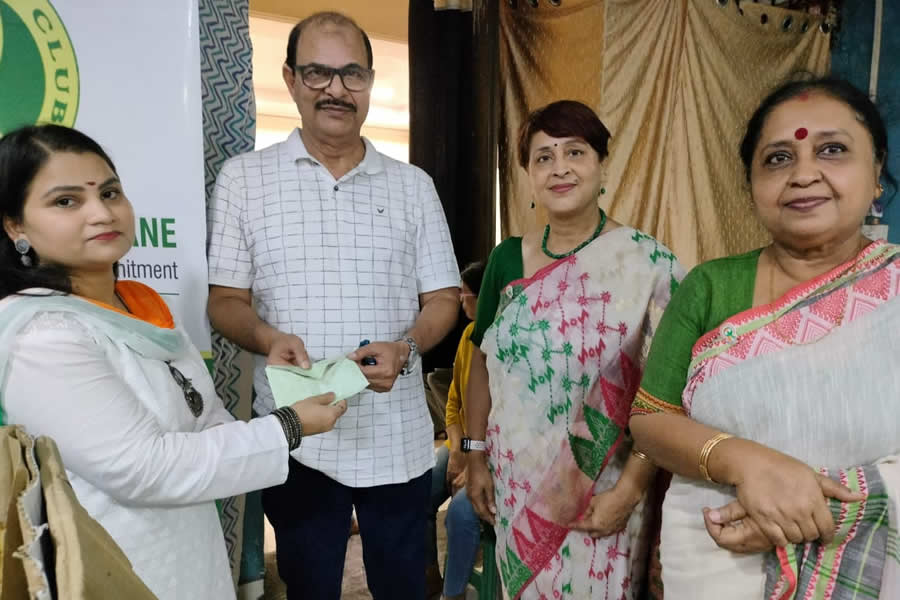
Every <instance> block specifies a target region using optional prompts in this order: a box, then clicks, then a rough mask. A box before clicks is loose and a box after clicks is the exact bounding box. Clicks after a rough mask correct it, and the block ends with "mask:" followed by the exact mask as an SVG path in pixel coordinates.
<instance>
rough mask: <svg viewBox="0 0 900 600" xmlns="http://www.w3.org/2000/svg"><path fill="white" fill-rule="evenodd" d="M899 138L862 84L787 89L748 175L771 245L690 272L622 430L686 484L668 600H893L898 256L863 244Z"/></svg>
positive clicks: (668, 522)
mask: <svg viewBox="0 0 900 600" xmlns="http://www.w3.org/2000/svg"><path fill="white" fill-rule="evenodd" d="M887 148H888V146H887V134H886V131H885V127H884V123H883V122H882V119H881V117H880V115H879V113H878V110H877V109H876V107H875V106H874V105H873V104H872V102H870V101H869V99H868V97H866V95H865V94H863V93H862V92H860V91H858V90H856V89H855V88H853V87H852V86H851V85H850V84H848V83H846V82H843V81H838V80H831V79H819V80H812V81H805V82H803V81H801V82H791V83H788V84H785V85H783V86H782V87H780V88H779V89H777V90H776V91H774V92H773V93H772V94H771V95H770V96H769V97H768V98H766V99H765V100H764V101H763V102H762V104H761V105H760V107H759V108H758V109H757V111H756V113H755V114H754V115H753V117H752V118H751V120H750V122H749V123H748V126H747V131H746V135H745V137H744V140H743V142H742V144H741V158H742V160H743V163H744V166H745V168H746V171H747V176H748V179H749V182H750V190H751V195H752V198H753V204H754V207H755V209H756V214H757V216H758V218H759V219H760V221H761V222H762V224H763V225H764V226H765V227H766V229H767V230H768V231H769V233H770V234H771V236H772V243H771V244H770V245H769V246H766V247H765V248H761V249H758V250H754V251H753V252H749V253H747V254H741V255H738V256H731V257H727V258H723V259H718V260H713V261H710V262H708V263H705V264H702V265H700V266H698V267H697V268H695V269H694V270H693V271H691V273H690V274H689V275H688V276H687V277H686V278H685V280H684V282H683V283H682V285H681V287H680V288H679V289H678V291H677V293H676V294H675V295H674V297H673V298H672V302H671V303H670V304H669V306H668V308H667V310H666V313H665V315H664V317H663V319H662V322H661V323H660V326H659V330H658V332H657V335H656V337H655V338H654V340H653V346H652V349H651V352H650V357H649V359H648V363H647V368H646V371H645V373H644V377H643V380H642V382H641V389H640V390H639V392H638V397H637V399H636V401H635V406H634V409H633V416H632V418H631V421H630V425H631V431H632V434H633V435H634V439H635V443H636V444H637V445H638V446H639V447H640V448H641V449H642V451H643V452H645V453H646V454H648V455H649V456H650V458H651V459H652V460H653V462H654V463H656V464H657V465H659V466H661V467H662V468H665V469H668V470H670V471H672V472H673V473H674V474H675V475H674V478H673V481H672V484H671V486H670V488H669V490H668V491H667V492H666V499H665V502H664V504H663V525H662V540H661V547H660V555H661V561H662V579H663V585H664V588H665V594H666V596H667V597H670V598H677V599H681V598H693V599H698V600H707V599H708V600H712V599H716V600H718V599H720V598H729V599H730V600H744V599H746V600H750V599H753V600H757V599H760V598H766V599H770V598H772V599H775V598H777V599H782V598H795V597H798V598H807V599H816V600H825V599H835V600H837V599H843V598H857V597H870V598H874V597H880V598H883V599H888V598H892V599H893V598H900V562H898V560H900V555H898V551H897V549H898V546H897V539H896V536H897V525H898V523H897V518H898V509H900V468H898V464H897V457H896V455H897V454H900V417H898V412H900V411H898V409H900V400H898V398H900V396H898V390H900V336H898V335H897V332H898V331H900V298H898V296H900V248H898V247H897V246H895V245H892V244H888V243H887V242H885V241H883V240H881V241H874V242H873V241H871V240H869V239H867V238H865V237H864V236H863V235H862V233H861V230H860V225H861V224H862V222H863V219H864V217H865V215H866V212H867V211H868V209H869V206H870V205H871V203H872V201H873V199H874V198H879V197H880V196H881V195H882V193H883V188H882V185H881V184H880V183H879V178H884V179H885V180H886V181H888V182H890V183H893V178H891V177H890V175H889V174H888V173H887V172H886V170H885V161H886V159H887Z"/></svg>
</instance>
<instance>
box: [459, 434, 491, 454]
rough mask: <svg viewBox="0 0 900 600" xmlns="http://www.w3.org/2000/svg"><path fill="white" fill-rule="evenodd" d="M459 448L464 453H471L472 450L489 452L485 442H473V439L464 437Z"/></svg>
mask: <svg viewBox="0 0 900 600" xmlns="http://www.w3.org/2000/svg"><path fill="white" fill-rule="evenodd" d="M459 448H460V450H462V451H463V452H471V451H472V450H478V451H480V452H484V451H485V450H487V444H485V443H484V440H473V439H472V438H467V437H464V438H463V439H462V440H460V444H459Z"/></svg>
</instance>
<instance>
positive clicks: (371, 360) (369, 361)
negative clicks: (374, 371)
mask: <svg viewBox="0 0 900 600" xmlns="http://www.w3.org/2000/svg"><path fill="white" fill-rule="evenodd" d="M370 343H371V342H369V340H363V341H361V342H360V343H359V347H360V348H362V347H363V346H367V345H368V344H370ZM362 364H363V365H364V366H366V367H371V366H372V365H374V364H377V363H376V361H375V357H374V356H366V357H365V358H363V359H362Z"/></svg>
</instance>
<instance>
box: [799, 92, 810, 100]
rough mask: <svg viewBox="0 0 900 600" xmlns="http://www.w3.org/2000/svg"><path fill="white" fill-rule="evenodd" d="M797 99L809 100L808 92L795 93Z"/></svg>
mask: <svg viewBox="0 0 900 600" xmlns="http://www.w3.org/2000/svg"><path fill="white" fill-rule="evenodd" d="M797 100H801V101H805V100H809V92H800V93H799V94H797Z"/></svg>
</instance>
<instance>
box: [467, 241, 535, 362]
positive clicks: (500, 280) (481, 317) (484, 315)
mask: <svg viewBox="0 0 900 600" xmlns="http://www.w3.org/2000/svg"><path fill="white" fill-rule="evenodd" d="M524 276H525V267H524V265H523V263H522V238H520V237H511V238H506V239H505V240H503V241H502V242H500V243H499V244H497V247H496V248H494V249H493V250H492V251H491V255H490V257H488V262H487V265H486V266H485V268H484V277H483V278H482V280H481V290H479V292H478V310H477V311H476V313H475V329H474V330H473V331H472V337H471V338H470V339H471V340H472V343H473V344H475V345H476V346H479V347H480V346H481V340H482V339H483V338H484V332H485V331H487V330H488V327H490V326H491V324H492V323H493V322H494V319H495V318H496V317H497V307H498V306H500V294H501V293H502V292H503V290H504V289H505V288H506V286H507V285H509V283H510V282H513V281H515V280H517V279H522V277H524Z"/></svg>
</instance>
